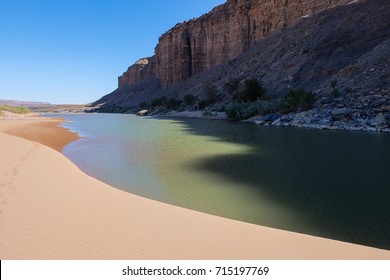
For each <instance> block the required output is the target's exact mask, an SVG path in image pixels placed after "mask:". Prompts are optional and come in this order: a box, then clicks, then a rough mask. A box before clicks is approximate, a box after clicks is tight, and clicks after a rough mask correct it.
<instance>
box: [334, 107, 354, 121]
mask: <svg viewBox="0 0 390 280" xmlns="http://www.w3.org/2000/svg"><path fill="white" fill-rule="evenodd" d="M351 113H352V111H351V109H349V108H346V107H344V108H336V109H334V110H333V111H332V119H333V120H342V119H349V118H350V117H351Z"/></svg>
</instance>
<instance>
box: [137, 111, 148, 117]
mask: <svg viewBox="0 0 390 280" xmlns="http://www.w3.org/2000/svg"><path fill="white" fill-rule="evenodd" d="M147 114H148V110H141V111H139V112H138V113H137V114H136V115H137V116H146V115H147Z"/></svg>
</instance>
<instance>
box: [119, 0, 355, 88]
mask: <svg viewBox="0 0 390 280" xmlns="http://www.w3.org/2000/svg"><path fill="white" fill-rule="evenodd" d="M349 2H351V0H306V1H301V0H293V1H291V0H290V1H288V0H229V1H227V3H225V4H223V5H220V6H218V7H216V8H214V9H213V10H212V11H211V12H209V13H207V14H205V15H203V16H201V17H199V18H197V19H193V20H190V21H186V22H183V23H181V24H177V25H176V26H175V27H173V28H172V29H170V30H169V31H167V32H166V33H164V34H163V35H162V36H161V37H160V38H159V42H158V44H157V46H156V48H155V55H154V57H152V58H147V59H141V60H139V61H137V62H136V63H135V64H134V65H133V66H131V67H129V69H128V70H127V71H126V72H125V73H124V74H123V75H122V76H121V77H119V83H118V87H119V88H121V87H123V86H125V85H130V84H134V83H136V82H138V81H140V80H143V79H145V78H148V77H150V76H156V77H157V78H158V79H159V81H160V84H161V86H162V87H163V88H169V87H171V86H174V85H177V84H179V83H181V82H183V81H185V80H186V79H188V78H189V77H191V76H194V75H196V74H199V73H201V72H203V71H204V70H207V69H210V68H211V67H213V66H215V65H219V64H221V63H223V62H225V61H228V60H232V59H234V58H236V57H237V56H238V55H240V54H242V53H243V52H244V51H246V50H248V49H249V48H250V47H251V46H253V45H255V44H256V43H258V42H260V41H261V40H263V39H264V38H265V37H267V36H269V35H270V34H271V33H273V32H275V31H277V30H281V29H284V28H287V27H289V26H292V25H294V24H296V23H297V22H298V21H299V20H300V19H302V18H305V17H310V16H312V15H314V14H316V13H318V12H320V11H323V10H326V9H329V8H332V7H335V6H337V5H345V4H347V3H349Z"/></svg>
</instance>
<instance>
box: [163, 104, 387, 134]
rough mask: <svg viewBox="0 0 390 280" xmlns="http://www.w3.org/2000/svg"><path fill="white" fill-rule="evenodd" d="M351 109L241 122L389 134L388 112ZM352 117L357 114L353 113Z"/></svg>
mask: <svg viewBox="0 0 390 280" xmlns="http://www.w3.org/2000/svg"><path fill="white" fill-rule="evenodd" d="M352 112H353V111H352V110H349V109H348V108H337V109H333V110H331V109H325V110H324V109H322V110H320V109H312V110H308V111H303V112H299V113H289V114H284V115H280V114H275V113H271V114H267V115H264V116H253V117H251V118H249V119H246V120H242V121H244V122H252V123H255V124H257V125H263V126H290V127H299V128H311V129H320V130H347V131H367V132H385V133H390V127H389V125H390V113H388V114H385V113H382V112H379V113H377V114H371V115H370V116H369V117H364V116H361V117H360V118H351V115H352ZM354 114H357V113H355V112H354ZM162 116H166V117H180V118H199V119H216V120H229V117H228V116H227V115H226V113H225V112H216V111H210V110H206V111H188V110H186V111H182V112H176V111H171V112H167V113H164V114H162Z"/></svg>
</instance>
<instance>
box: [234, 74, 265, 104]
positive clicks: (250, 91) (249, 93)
mask: <svg viewBox="0 0 390 280" xmlns="http://www.w3.org/2000/svg"><path fill="white" fill-rule="evenodd" d="M244 86H245V87H244V89H243V90H242V91H241V92H240V93H239V99H240V100H242V101H250V102H253V101H256V100H257V99H259V98H260V97H262V96H263V95H264V93H265V89H264V87H263V85H262V83H261V82H259V81H258V80H257V79H255V78H251V79H246V80H245V81H244Z"/></svg>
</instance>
